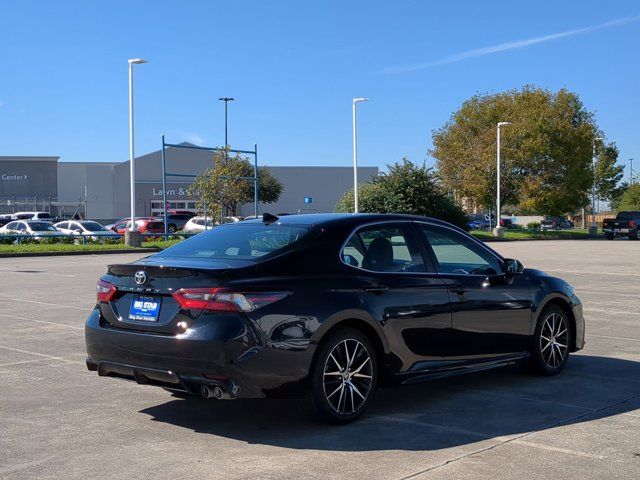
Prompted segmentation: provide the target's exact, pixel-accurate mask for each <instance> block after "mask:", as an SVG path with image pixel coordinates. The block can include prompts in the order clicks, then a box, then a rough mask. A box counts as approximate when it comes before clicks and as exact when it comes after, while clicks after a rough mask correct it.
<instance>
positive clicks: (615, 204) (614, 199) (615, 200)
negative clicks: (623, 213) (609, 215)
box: [609, 182, 629, 212]
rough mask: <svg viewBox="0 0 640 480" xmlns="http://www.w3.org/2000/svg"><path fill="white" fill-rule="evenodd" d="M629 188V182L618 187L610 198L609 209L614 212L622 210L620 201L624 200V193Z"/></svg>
mask: <svg viewBox="0 0 640 480" xmlns="http://www.w3.org/2000/svg"><path fill="white" fill-rule="evenodd" d="M628 188H629V183H628V182H622V183H621V184H620V185H618V186H617V187H616V188H615V189H614V190H613V192H611V197H610V198H609V207H610V208H611V211H612V212H615V211H618V210H620V201H621V200H622V196H623V195H624V192H626V191H627V189H628Z"/></svg>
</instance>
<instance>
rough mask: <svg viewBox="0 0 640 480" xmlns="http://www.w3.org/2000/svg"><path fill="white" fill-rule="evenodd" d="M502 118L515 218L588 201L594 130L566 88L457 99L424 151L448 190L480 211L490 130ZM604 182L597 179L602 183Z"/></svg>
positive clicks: (508, 198) (491, 149)
mask: <svg viewBox="0 0 640 480" xmlns="http://www.w3.org/2000/svg"><path fill="white" fill-rule="evenodd" d="M501 121H508V122H512V125H509V126H506V127H504V128H503V129H502V142H501V158H502V168H501V179H502V202H503V203H504V204H510V205H514V206H517V207H518V210H520V211H521V212H522V213H539V214H549V215H556V214H563V213H566V212H570V211H575V210H577V209H578V208H579V207H582V206H584V205H587V204H588V194H589V191H590V187H591V185H592V182H593V171H592V163H591V162H592V159H591V155H592V144H593V139H594V138H595V137H596V136H600V135H601V133H600V132H599V131H598V129H597V126H596V124H595V121H594V117H593V114H592V113H590V112H588V111H587V110H586V109H585V108H584V106H583V104H582V102H581V101H580V99H579V98H578V96H577V95H576V94H574V93H571V92H569V91H567V90H565V89H562V90H559V91H558V92H555V93H552V92H550V91H548V90H544V89H541V88H537V87H533V86H526V87H524V88H522V89H521V90H510V91H507V92H503V93H498V94H493V95H476V96H474V97H472V98H471V99H469V100H467V101H466V102H464V103H463V104H462V106H461V107H460V109H459V110H458V111H457V112H455V113H454V114H453V115H452V117H451V119H450V120H449V121H448V122H447V123H446V124H445V125H444V126H443V127H442V128H440V129H439V130H436V131H434V132H433V144H434V148H433V150H431V152H430V153H431V154H432V155H433V156H434V157H435V158H436V161H437V168H438V171H439V174H440V175H441V177H442V180H443V184H444V186H445V188H446V189H447V190H449V191H452V192H455V195H456V197H457V198H462V197H465V198H468V199H471V200H475V201H476V203H477V204H479V205H481V206H485V207H489V206H491V205H493V204H494V203H495V195H496V125H497V123H498V122H501ZM609 158H610V157H607V159H609ZM604 170H606V172H605V171H604ZM604 170H603V173H606V174H607V175H610V173H611V172H610V171H609V170H607V169H604ZM609 181H610V178H609V177H608V176H605V177H603V178H602V184H603V185H605V184H607V185H608V182H609ZM606 188H608V187H606ZM606 188H605V189H606Z"/></svg>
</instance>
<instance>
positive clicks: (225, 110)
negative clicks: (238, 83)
mask: <svg viewBox="0 0 640 480" xmlns="http://www.w3.org/2000/svg"><path fill="white" fill-rule="evenodd" d="M218 100H220V101H223V102H224V146H225V148H226V147H228V146H229V140H228V138H227V104H228V103H229V102H233V101H234V100H235V98H233V97H220V98H219V99H218Z"/></svg>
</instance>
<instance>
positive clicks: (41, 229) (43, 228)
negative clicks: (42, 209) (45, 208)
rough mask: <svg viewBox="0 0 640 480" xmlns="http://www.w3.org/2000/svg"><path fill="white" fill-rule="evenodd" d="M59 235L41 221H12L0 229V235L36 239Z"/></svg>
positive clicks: (47, 223) (48, 224)
mask: <svg viewBox="0 0 640 480" xmlns="http://www.w3.org/2000/svg"><path fill="white" fill-rule="evenodd" d="M56 234H60V231H58V230H56V228H55V227H54V226H53V225H52V224H50V223H49V222H44V221H41V220H14V221H13V222H9V223H7V224H6V225H5V226H4V227H0V235H29V236H32V237H36V238H42V237H48V236H51V235H56Z"/></svg>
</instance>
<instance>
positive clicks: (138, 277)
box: [133, 270, 147, 285]
mask: <svg viewBox="0 0 640 480" xmlns="http://www.w3.org/2000/svg"><path fill="white" fill-rule="evenodd" d="M133 279H134V280H135V281H136V283H137V284H138V285H143V284H144V282H146V281H147V274H146V273H144V272H143V271H142V270H140V271H138V272H136V274H135V275H134V277H133Z"/></svg>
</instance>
